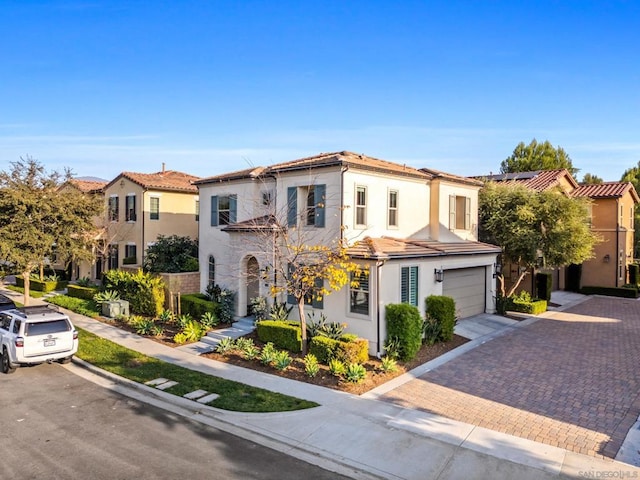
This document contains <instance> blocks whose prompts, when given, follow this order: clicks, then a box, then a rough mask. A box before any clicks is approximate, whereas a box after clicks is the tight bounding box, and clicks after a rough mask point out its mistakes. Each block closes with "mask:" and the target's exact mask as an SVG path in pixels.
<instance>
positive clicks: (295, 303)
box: [287, 264, 298, 305]
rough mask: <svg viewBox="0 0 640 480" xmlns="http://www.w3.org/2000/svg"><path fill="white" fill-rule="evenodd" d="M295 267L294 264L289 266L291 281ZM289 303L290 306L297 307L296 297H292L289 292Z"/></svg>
mask: <svg viewBox="0 0 640 480" xmlns="http://www.w3.org/2000/svg"><path fill="white" fill-rule="evenodd" d="M293 270H294V267H293V265H292V264H289V265H287V271H288V272H289V279H291V274H292V273H293ZM287 303H288V304H289V305H297V303H298V302H296V297H294V296H293V295H291V293H289V292H287Z"/></svg>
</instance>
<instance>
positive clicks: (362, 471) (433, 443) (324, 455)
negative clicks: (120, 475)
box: [10, 292, 640, 479]
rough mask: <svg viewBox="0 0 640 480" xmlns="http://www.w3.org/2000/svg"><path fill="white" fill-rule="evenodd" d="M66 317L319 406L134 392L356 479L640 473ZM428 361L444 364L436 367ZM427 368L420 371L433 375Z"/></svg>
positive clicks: (148, 350) (162, 355) (114, 382)
mask: <svg viewBox="0 0 640 480" xmlns="http://www.w3.org/2000/svg"><path fill="white" fill-rule="evenodd" d="M10 293H15V292H10ZM34 303H36V301H34ZM69 315H70V317H71V318H72V320H73V322H74V323H75V324H76V325H78V326H79V327H81V328H84V329H86V330H88V331H91V332H93V333H95V334H97V335H100V336H102V337H104V338H107V339H109V340H112V341H114V342H115V343H118V344H120V345H123V346H125V347H128V348H131V349H133V350H137V351H139V352H142V353H144V354H146V355H149V356H153V357H155V358H159V359H161V360H164V361H167V362H170V363H173V364H177V365H180V366H183V367H186V368H189V369H192V370H197V371H200V372H203V373H206V374H209V375H214V376H218V377H221V378H227V379H230V380H235V381H238V382H242V383H245V384H248V385H252V386H256V387H261V388H265V389H268V390H271V391H276V392H281V393H284V394H287V395H292V396H295V397H298V398H304V399H307V400H312V401H315V402H317V403H319V404H321V406H320V407H317V408H313V409H309V410H302V411H297V412H286V413H266V414H265V413H262V414H250V413H237V412H229V411H223V410H219V409H214V408H211V407H207V406H203V405H201V404H199V403H197V402H195V401H190V400H186V399H183V398H180V397H175V396H173V395H169V394H167V393H165V392H161V391H159V390H157V389H153V388H150V387H147V386H144V385H139V384H135V385H133V386H134V387H135V390H136V391H138V392H140V391H142V392H144V397H145V398H147V399H148V400H149V402H155V401H157V399H158V398H161V399H162V400H163V401H165V402H166V401H168V402H170V403H172V404H174V405H176V406H178V407H179V408H180V409H181V410H182V411H183V412H184V413H183V414H184V415H185V416H188V417H189V418H191V419H193V420H197V421H202V422H203V423H207V424H212V423H211V422H214V423H213V425H214V426H217V427H219V428H222V429H226V430H229V431H231V432H232V433H235V434H238V435H240V436H247V437H248V438H250V439H251V440H253V441H256V442H257V443H261V444H264V445H267V446H271V447H273V448H277V449H278V450H280V451H285V452H289V453H291V454H292V455H294V456H297V457H300V458H303V459H305V460H306V461H309V462H311V463H315V464H318V465H320V466H322V467H324V468H327V469H330V470H334V471H336V472H340V473H342V474H345V475H349V476H352V477H354V478H385V479H431V478H438V479H456V478H492V479H502V478H504V479H512V478H524V479H551V478H559V477H562V478H580V477H583V478H584V477H586V476H588V475H591V477H588V478H604V477H603V475H606V474H607V472H624V473H625V475H627V476H629V477H630V478H631V477H632V476H634V475H637V473H636V472H640V469H637V468H635V467H632V466H630V465H627V464H624V463H620V462H615V461H609V460H601V459H598V458H594V457H589V456H584V455H580V454H576V453H572V452H568V451H565V450H562V449H560V448H556V447H552V446H549V445H544V444H540V443H536V442H532V441H529V440H524V439H521V438H518V437H513V436H510V435H505V434H501V433H498V432H494V431H491V430H487V429H484V428H481V427H475V426H473V425H468V424H464V423H461V422H455V421H452V420H449V419H447V418H444V417H440V416H437V415H432V414H429V413H425V412H419V411H414V410H409V409H404V408H400V407H398V406H395V405H391V404H386V403H383V402H379V401H377V400H375V398H365V397H358V396H354V395H350V394H347V393H342V392H338V391H334V390H330V389H326V388H323V387H318V386H314V385H310V384H306V383H302V382H296V381H293V380H288V379H285V378H281V377H278V376H275V375H268V374H264V373H260V372H256V371H253V370H248V369H244V368H240V367H237V366H234V365H229V364H225V363H221V362H216V361H213V360H210V359H206V358H202V357H199V356H196V355H192V354H190V353H187V352H185V351H181V350H178V349H175V348H170V347H167V346H164V345H161V344H159V343H156V342H154V341H152V340H148V339H145V338H143V337H140V336H138V335H134V334H130V333H128V332H125V331H122V330H120V329H118V328H115V327H112V326H110V325H107V324H104V323H101V322H98V321H96V320H93V319H89V318H87V317H84V316H82V315H78V314H74V313H72V312H69ZM521 323H522V322H521ZM482 341H486V339H484V337H482V338H480V339H478V340H475V341H472V342H469V343H467V344H466V345H464V346H463V347H464V348H466V349H468V348H473V346H472V345H471V344H473V343H474V342H482ZM463 351H464V350H463ZM451 353H453V352H451ZM434 362H442V359H436V360H434ZM430 363H431V362H429V363H428V364H425V365H424V366H423V368H429V364H430ZM101 374H102V375H104V376H105V377H108V378H110V379H111V380H110V382H109V384H108V385H106V386H109V385H111V388H114V389H117V388H121V386H122V385H128V386H131V385H132V382H129V381H126V380H124V379H119V378H117V377H114V376H112V375H110V374H106V373H104V372H101ZM125 393H126V392H125ZM602 472H605V473H602ZM626 472H629V473H626ZM618 475H619V473H618Z"/></svg>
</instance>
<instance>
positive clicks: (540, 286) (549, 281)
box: [536, 272, 553, 302]
mask: <svg viewBox="0 0 640 480" xmlns="http://www.w3.org/2000/svg"><path fill="white" fill-rule="evenodd" d="M552 287H553V277H552V275H551V273H545V272H538V273H536V296H537V297H538V298H539V299H540V300H546V301H547V302H550V301H551V288H552Z"/></svg>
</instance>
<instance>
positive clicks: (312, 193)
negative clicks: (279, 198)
mask: <svg viewBox="0 0 640 480" xmlns="http://www.w3.org/2000/svg"><path fill="white" fill-rule="evenodd" d="M298 195H300V197H301V198H300V202H299V201H298ZM325 197H326V185H309V186H307V187H289V188H287V225H288V226H289V227H295V226H297V225H298V222H299V221H300V223H301V224H302V225H307V226H312V227H316V228H324V217H325V214H324V211H325V201H326V198H325ZM298 203H300V204H301V205H303V206H304V209H303V210H302V211H299V210H298Z"/></svg>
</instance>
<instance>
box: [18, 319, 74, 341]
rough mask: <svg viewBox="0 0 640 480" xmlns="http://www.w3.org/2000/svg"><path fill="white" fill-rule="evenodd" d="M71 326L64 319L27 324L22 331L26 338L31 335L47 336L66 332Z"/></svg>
mask: <svg viewBox="0 0 640 480" xmlns="http://www.w3.org/2000/svg"><path fill="white" fill-rule="evenodd" d="M69 330H71V325H69V322H67V320H66V319H64V318H62V319H60V320H51V321H49V322H37V323H27V324H26V325H25V329H24V335H25V336H26V337H29V336H32V335H48V334H50V333H60V332H68V331H69Z"/></svg>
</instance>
